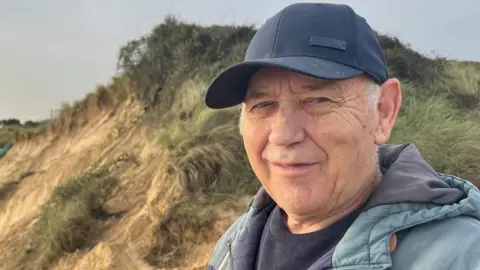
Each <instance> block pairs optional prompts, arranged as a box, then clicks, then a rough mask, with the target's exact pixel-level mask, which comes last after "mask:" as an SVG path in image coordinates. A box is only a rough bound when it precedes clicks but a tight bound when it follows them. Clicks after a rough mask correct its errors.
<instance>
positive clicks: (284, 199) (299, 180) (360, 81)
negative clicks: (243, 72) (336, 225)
mask: <svg viewBox="0 0 480 270" xmlns="http://www.w3.org/2000/svg"><path fill="white" fill-rule="evenodd" d="M366 83H367V78H366V77H364V76H360V77H355V78H352V79H347V80H342V81H327V80H321V79H314V78H311V77H308V76H305V75H301V74H298V73H293V72H289V71H286V70H281V69H272V68H264V69H261V70H260V71H259V72H257V73H256V74H255V75H254V77H252V79H251V80H250V84H249V88H248V90H247V97H246V100H245V102H244V104H243V106H244V110H243V112H242V119H241V122H240V128H241V131H242V136H243V140H244V145H245V149H246V152H247V156H248V158H249V161H250V164H251V166H252V168H253V170H254V172H255V174H256V176H257V177H258V179H259V180H260V182H261V183H262V185H263V186H264V187H265V189H266V191H267V192H268V193H269V195H270V196H271V197H272V198H273V199H274V200H275V201H276V202H277V204H278V205H279V206H280V208H281V209H282V210H283V211H284V214H285V220H286V223H287V227H288V228H289V229H290V230H291V231H292V232H293V233H307V232H312V231H315V230H319V229H322V228H324V227H327V226H328V225H330V224H332V223H333V222H335V221H336V220H338V219H339V218H341V217H342V216H344V215H346V214H348V213H349V212H351V211H353V210H354V209H355V208H356V207H358V206H359V205H361V204H362V203H363V202H364V201H365V200H366V199H367V197H368V196H369V194H370V193H371V192H372V188H373V186H374V184H375V182H376V179H377V178H378V177H377V178H376V177H375V176H376V173H377V169H378V167H377V164H376V159H375V157H376V146H377V145H381V144H384V143H386V142H387V140H388V138H389V137H390V133H391V130H392V128H393V125H394V123H395V119H396V117H397V113H398V109H399V106H400V104H401V89H400V84H399V82H398V80H396V79H390V80H389V81H387V82H385V83H384V84H383V85H381V88H380V91H381V94H380V99H379V103H378V105H376V106H374V107H373V108H372V109H370V110H369V107H368V105H367V103H366V102H365V97H364V93H365V92H364V89H365V87H366Z"/></svg>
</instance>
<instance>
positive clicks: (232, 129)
mask: <svg viewBox="0 0 480 270" xmlns="http://www.w3.org/2000/svg"><path fill="white" fill-rule="evenodd" d="M200 89H205V85H204V84H202V83H191V82H189V83H188V84H187V85H185V86H184V88H182V89H181V90H180V91H178V92H177V93H178V96H179V97H178V98H177V99H176V102H175V105H174V106H172V110H171V111H170V112H169V114H168V115H166V118H165V119H168V121H169V123H168V124H167V125H165V126H164V127H163V128H162V130H161V131H160V134H159V142H160V143H161V145H162V146H164V147H165V148H167V149H168V150H169V151H168V158H167V160H168V168H169V170H168V172H169V174H170V177H171V178H172V179H173V180H174V181H178V182H180V183H181V184H182V185H183V186H184V187H185V188H186V189H187V190H188V191H190V192H198V191H205V192H222V193H234V192H237V191H244V192H253V190H254V189H256V188H257V187H258V186H257V185H256V182H255V181H254V175H253V172H252V171H251V169H250V167H249V164H248V160H247V158H246V155H245V153H244V151H243V150H242V149H243V143H242V140H241V137H240V135H239V133H238V126H237V121H238V120H237V119H238V110H237V109H235V108H234V109H229V110H222V111H212V110H209V109H207V108H205V107H204V105H203V103H202V99H201V96H202V94H203V92H202V91H201V90H200ZM165 122H166V121H165ZM165 122H164V123H165Z"/></svg>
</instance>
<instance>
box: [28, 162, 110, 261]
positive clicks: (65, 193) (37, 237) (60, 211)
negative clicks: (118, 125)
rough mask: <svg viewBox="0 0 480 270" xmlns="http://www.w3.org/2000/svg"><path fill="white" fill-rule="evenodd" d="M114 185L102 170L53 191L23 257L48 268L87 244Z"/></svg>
mask: <svg viewBox="0 0 480 270" xmlns="http://www.w3.org/2000/svg"><path fill="white" fill-rule="evenodd" d="M116 183H117V179H116V178H113V177H110V176H109V175H108V170H107V169H106V168H102V169H99V170H96V171H92V172H88V173H85V174H84V175H82V176H80V177H76V178H72V179H70V180H68V181H67V182H66V183H65V184H63V185H61V186H58V187H56V188H55V190H54V191H53V193H52V196H51V198H50V200H49V201H48V202H47V203H46V204H45V205H44V206H43V209H42V213H41V215H40V217H39V219H38V221H37V223H36V224H35V230H34V233H33V238H32V245H31V246H32V248H31V250H29V252H28V254H27V255H26V257H27V259H28V260H29V261H30V260H32V259H33V264H34V265H35V268H36V269H37V268H41V269H47V268H49V267H50V265H51V264H52V263H53V262H55V261H56V260H57V259H58V258H60V257H61V256H63V254H65V253H69V252H74V251H76V250H77V249H81V248H84V247H86V246H87V245H88V237H89V233H90V231H91V230H92V229H93V228H94V227H93V226H94V224H95V221H96V220H98V219H100V218H101V213H104V211H103V208H102V207H103V204H104V203H105V202H106V200H107V198H108V195H109V194H110V192H111V191H112V188H113V187H114V186H115V185H116Z"/></svg>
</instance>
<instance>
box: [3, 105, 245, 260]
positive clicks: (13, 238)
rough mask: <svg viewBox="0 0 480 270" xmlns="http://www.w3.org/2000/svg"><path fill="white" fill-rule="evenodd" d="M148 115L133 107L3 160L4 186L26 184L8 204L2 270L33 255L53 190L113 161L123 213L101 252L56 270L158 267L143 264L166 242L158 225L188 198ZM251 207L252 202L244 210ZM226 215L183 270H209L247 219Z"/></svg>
mask: <svg viewBox="0 0 480 270" xmlns="http://www.w3.org/2000/svg"><path fill="white" fill-rule="evenodd" d="M141 115H142V109H141V107H139V106H135V105H133V104H130V105H128V106H126V107H124V108H121V109H117V110H116V111H115V113H114V112H112V111H103V112H100V113H98V114H97V115H96V116H95V117H92V118H91V119H89V121H88V122H87V123H86V125H84V126H83V127H78V128H76V129H74V130H73V131H71V132H70V133H69V134H68V133H66V134H65V133H64V134H58V133H57V134H52V133H47V134H44V135H41V136H38V137H36V138H31V139H28V140H24V141H19V142H17V143H16V144H15V146H14V147H13V148H12V149H11V150H10V151H9V153H8V154H7V155H6V156H5V157H4V158H2V159H1V160H0V183H5V182H8V181H11V180H18V181H19V184H18V185H17V187H16V190H14V191H13V192H12V194H11V196H10V197H9V198H8V200H6V201H4V202H3V203H2V204H1V205H0V207H1V208H0V268H1V269H11V268H10V266H11V265H9V263H10V260H11V256H12V254H14V253H13V252H15V251H18V250H22V249H28V246H26V245H27V243H28V238H29V235H30V234H29V233H30V232H31V230H32V228H33V226H34V224H35V221H36V219H37V218H38V216H39V214H40V213H41V207H42V205H43V204H44V203H45V202H46V201H47V200H48V199H49V198H50V195H51V193H52V191H53V189H54V188H55V187H56V186H57V185H59V184H62V183H63V182H65V181H66V180H68V179H69V178H71V177H74V176H77V175H79V174H81V173H82V172H85V171H86V170H88V169H89V168H90V166H92V165H93V164H95V163H97V162H106V161H110V162H114V165H113V166H112V168H111V170H112V173H113V174H114V175H115V176H117V177H118V178H119V179H120V184H119V186H118V188H117V189H116V190H115V192H114V195H113V197H112V199H111V200H110V201H108V202H107V210H108V212H110V213H122V215H121V216H119V217H116V218H112V219H110V220H108V221H107V222H105V224H104V229H103V230H102V231H101V232H99V235H98V237H97V239H96V241H95V245H94V246H93V248H91V249H89V250H79V251H77V252H76V253H73V254H70V255H68V256H64V257H62V258H61V259H60V260H59V261H58V262H57V263H56V264H55V265H54V269H155V267H154V266H151V265H148V264H147V263H146V261H144V260H142V258H145V256H146V255H147V254H148V252H150V251H151V250H152V248H154V246H155V244H156V241H158V240H157V238H156V233H157V231H158V229H157V228H158V224H159V223H160V222H161V220H162V216H163V215H165V213H166V211H167V210H168V208H169V206H170V205H169V203H170V204H171V203H172V201H176V200H180V199H181V196H182V192H181V189H180V188H179V187H178V186H177V185H176V184H175V183H173V184H172V183H171V181H165V174H164V168H163V167H162V164H163V163H164V162H163V158H164V155H162V150H161V149H160V148H159V147H158V146H157V145H155V143H154V142H153V141H152V138H150V137H149V134H150V133H149V131H148V130H147V128H146V127H142V123H141V121H140V119H141ZM246 203H248V198H245V200H243V201H242V202H241V205H242V206H243V205H244V204H246ZM219 211H224V212H222V214H221V216H222V219H221V220H217V221H216V223H215V228H216V231H217V232H216V233H215V232H212V233H213V234H214V235H213V237H212V239H211V240H210V241H208V242H205V243H200V244H198V246H197V247H196V248H194V249H193V250H194V252H193V254H191V255H188V256H189V257H188V258H187V260H189V261H190V262H191V263H189V266H182V267H180V268H178V267H177V269H197V268H198V269H204V268H205V264H206V262H207V260H208V256H209V254H210V252H211V250H212V248H213V246H214V244H215V237H216V236H217V235H218V234H219V233H221V231H223V230H224V229H225V228H226V227H227V226H228V225H229V224H230V223H231V222H232V221H233V220H234V219H235V217H236V216H238V214H239V213H237V212H235V211H233V210H230V211H228V210H227V208H225V209H219ZM23 267H25V269H28V266H23ZM171 269H174V268H171Z"/></svg>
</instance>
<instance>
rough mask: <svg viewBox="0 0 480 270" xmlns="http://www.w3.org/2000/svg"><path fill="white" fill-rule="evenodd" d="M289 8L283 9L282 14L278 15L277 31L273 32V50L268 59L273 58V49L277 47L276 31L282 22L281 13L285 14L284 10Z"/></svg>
mask: <svg viewBox="0 0 480 270" xmlns="http://www.w3.org/2000/svg"><path fill="white" fill-rule="evenodd" d="M289 8H290V6H289V7H286V8H284V9H283V10H282V12H281V13H280V18H279V19H278V24H277V29H276V30H275V38H274V39H273V48H272V52H271V53H270V57H273V53H274V52H275V48H276V47H277V37H278V29H280V24H281V23H282V21H283V13H285V10H287V9H289Z"/></svg>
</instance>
